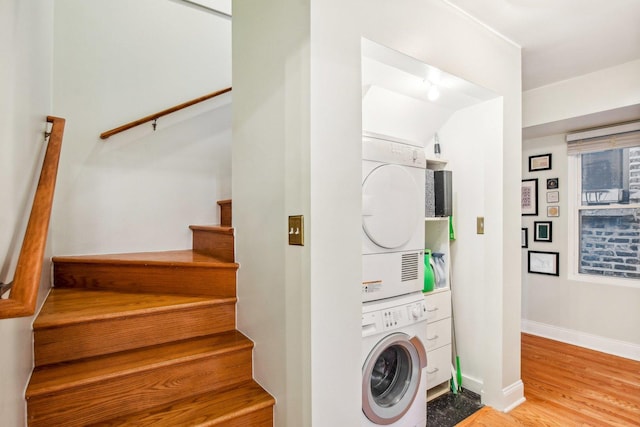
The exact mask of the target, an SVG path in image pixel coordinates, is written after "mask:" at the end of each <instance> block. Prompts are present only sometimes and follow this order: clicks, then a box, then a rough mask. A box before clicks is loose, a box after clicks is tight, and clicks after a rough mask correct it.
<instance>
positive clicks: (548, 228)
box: [533, 221, 553, 243]
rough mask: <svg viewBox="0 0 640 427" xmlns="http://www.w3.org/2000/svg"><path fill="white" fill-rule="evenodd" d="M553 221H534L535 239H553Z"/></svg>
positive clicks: (549, 240) (543, 240)
mask: <svg viewBox="0 0 640 427" xmlns="http://www.w3.org/2000/svg"><path fill="white" fill-rule="evenodd" d="M552 232H553V222H551V221H534V223H533V241H534V242H549V243H551V242H552V241H553V234H552Z"/></svg>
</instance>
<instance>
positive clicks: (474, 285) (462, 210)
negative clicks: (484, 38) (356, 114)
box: [362, 39, 503, 426]
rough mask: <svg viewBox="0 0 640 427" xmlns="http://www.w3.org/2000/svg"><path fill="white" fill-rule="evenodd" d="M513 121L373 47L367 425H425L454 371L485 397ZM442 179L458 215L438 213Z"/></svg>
mask: <svg viewBox="0 0 640 427" xmlns="http://www.w3.org/2000/svg"><path fill="white" fill-rule="evenodd" d="M502 113H503V112H502V99H501V98H500V97H498V96H496V95H495V94H493V93H492V92H491V91H489V90H487V89H484V88H482V87H479V86H477V85H475V84H473V83H470V82H468V81H465V80H464V79H462V78H460V77H457V76H453V75H450V74H448V73H446V72H445V71H444V70H440V69H437V68H435V67H433V66H430V65H428V64H425V63H423V62H420V61H418V60H416V59H414V58H411V57H409V56H407V55H404V54H402V53H400V52H397V51H393V50H391V49H388V48H386V47H384V46H382V45H379V44H377V43H374V42H372V41H370V40H364V39H363V41H362V130H363V158H362V160H363V162H362V165H363V166H362V167H363V194H362V196H363V202H362V203H363V213H362V215H363V283H362V295H363V299H362V301H363V422H362V425H367V426H376V425H391V426H414V425H416V426H417V425H422V426H423V425H425V422H426V418H425V417H426V415H425V414H426V411H425V410H424V409H425V407H426V405H425V402H426V398H427V396H428V398H429V399H431V398H433V397H435V396H437V395H439V394H441V393H445V392H447V391H448V390H449V389H450V380H451V379H452V373H453V379H454V384H457V383H458V382H463V385H464V387H465V388H467V389H469V390H471V391H474V392H476V393H479V394H481V395H482V378H483V365H482V335H483V333H485V332H484V331H483V330H481V329H480V325H481V324H482V322H481V321H482V316H483V313H482V310H478V307H477V304H478V301H481V300H482V298H481V296H482V292H483V287H484V285H485V284H484V283H483V282H484V279H483V278H484V277H485V274H486V273H487V272H486V271H485V262H484V260H485V259H486V257H490V256H491V252H490V251H489V250H487V249H488V248H486V247H485V246H486V242H485V241H484V240H483V234H484V232H485V224H486V225H487V226H489V227H491V226H492V224H493V220H489V221H485V218H484V216H485V207H486V204H487V203H491V197H490V196H488V197H487V193H489V194H490V192H487V188H488V187H490V186H491V184H492V182H491V175H492V172H491V170H490V164H491V161H490V159H491V156H492V155H496V156H499V155H500V151H498V150H497V149H496V150H492V145H493V144H496V143H498V142H500V143H501V141H502V116H503V114H502ZM443 171H446V172H443ZM434 174H435V175H436V176H441V177H442V176H446V180H447V183H446V185H445V186H444V187H445V188H449V189H450V193H449V195H448V196H447V197H450V200H447V204H448V205H447V206H448V207H449V208H450V211H446V210H445V211H442V210H441V209H440V211H439V212H435V211H434V209H433V207H434V206H433V203H434V197H435V196H434V194H433V189H434V187H433V180H434V178H433V177H434ZM436 179H438V178H436ZM429 183H431V185H429ZM436 187H438V188H440V189H442V185H441V184H438V185H437V186H436ZM416 189H417V191H418V193H416ZM496 190H498V189H496ZM439 196H440V199H441V200H442V194H440V195H439ZM441 200H440V204H442V201H441ZM425 253H426V255H427V256H426V257H425ZM429 259H430V260H431V261H432V262H431V263H429ZM425 260H426V261H425ZM425 262H426V263H425ZM385 322H387V323H385ZM389 322H390V323H389ZM453 325H455V328H453ZM454 331H455V333H454ZM456 355H459V360H460V365H456V363H455V361H456V357H455V356H456ZM405 359H406V360H405ZM405 365H406V366H410V367H412V369H413V370H412V369H409V368H407V369H406V370H404V371H403V366H405ZM458 368H460V369H458ZM394 376H396V377H398V378H396V379H395V380H394V379H391V378H392V377H394ZM385 381H386V383H385ZM401 382H404V383H406V384H410V385H409V386H407V388H406V389H402V388H400V389H399V388H398V386H397V384H399V383H401ZM403 393H404V394H411V397H410V398H408V397H404V398H400V396H403V395H404V394H403ZM394 399H395V400H394ZM418 408H419V409H418Z"/></svg>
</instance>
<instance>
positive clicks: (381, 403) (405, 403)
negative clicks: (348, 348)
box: [362, 333, 426, 425]
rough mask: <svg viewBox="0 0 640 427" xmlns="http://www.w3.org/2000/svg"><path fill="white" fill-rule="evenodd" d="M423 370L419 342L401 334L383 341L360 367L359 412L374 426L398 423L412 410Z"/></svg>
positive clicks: (424, 362) (421, 346)
mask: <svg viewBox="0 0 640 427" xmlns="http://www.w3.org/2000/svg"><path fill="white" fill-rule="evenodd" d="M425 366H426V352H425V349H424V346H423V345H422V342H421V341H420V340H419V339H417V338H415V337H414V338H410V337H409V336H408V335H407V334H404V333H394V334H391V335H388V336H387V337H385V338H384V339H382V340H381V341H380V342H379V343H378V344H377V345H376V346H375V347H374V348H373V349H372V350H371V353H369V356H368V357H367V359H366V360H365V362H364V366H363V367H362V411H363V412H364V413H365V415H366V416H367V418H369V420H371V421H372V422H374V423H375V424H380V425H387V424H391V423H394V422H396V421H398V420H399V419H400V418H402V416H404V414H405V413H406V412H407V411H408V410H409V409H410V408H411V405H412V404H413V402H414V400H415V399H416V394H417V393H418V388H419V385H420V380H421V373H422V368H424V367H425Z"/></svg>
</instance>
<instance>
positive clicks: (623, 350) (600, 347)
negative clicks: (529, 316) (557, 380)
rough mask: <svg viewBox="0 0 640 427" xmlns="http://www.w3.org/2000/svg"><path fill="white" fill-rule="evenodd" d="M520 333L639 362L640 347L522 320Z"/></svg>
mask: <svg viewBox="0 0 640 427" xmlns="http://www.w3.org/2000/svg"><path fill="white" fill-rule="evenodd" d="M522 332H525V333H528V334H532V335H538V336H541V337H544V338H549V339H552V340H556V341H560V342H564V343H567V344H572V345H577V346H580V347H585V348H588V349H591V350H595V351H601V352H603V353H608V354H612V355H615V356H620V357H625V358H627V359H632V360H636V361H640V345H638V344H634V343H630V342H626V341H619V340H615V339H611V338H605V337H601V336H598V335H592V334H587V333H585V332H580V331H575V330H572V329H565V328H560V327H558V326H553V325H548V324H545V323H540V322H535V321H532V320H526V319H522Z"/></svg>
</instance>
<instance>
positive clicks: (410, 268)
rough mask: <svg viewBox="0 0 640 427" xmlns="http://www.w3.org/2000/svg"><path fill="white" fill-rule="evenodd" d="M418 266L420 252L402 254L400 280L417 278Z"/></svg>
mask: <svg viewBox="0 0 640 427" xmlns="http://www.w3.org/2000/svg"><path fill="white" fill-rule="evenodd" d="M419 266H420V254H419V253H413V254H403V255H402V279H401V280H402V281H403V282H406V281H409V280H416V279H417V278H418V268H419Z"/></svg>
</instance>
